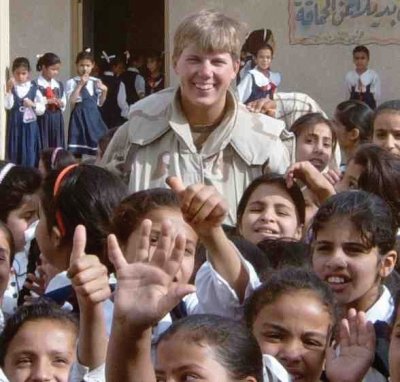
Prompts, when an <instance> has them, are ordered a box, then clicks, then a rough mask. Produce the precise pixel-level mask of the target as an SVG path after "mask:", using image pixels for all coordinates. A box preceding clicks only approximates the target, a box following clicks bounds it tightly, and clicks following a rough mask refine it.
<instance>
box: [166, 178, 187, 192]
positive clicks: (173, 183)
mask: <svg viewBox="0 0 400 382" xmlns="http://www.w3.org/2000/svg"><path fill="white" fill-rule="evenodd" d="M166 182H167V184H168V186H169V187H170V188H171V190H172V191H174V192H175V194H177V195H178V196H181V195H182V194H183V193H184V192H185V185H184V184H183V182H182V179H181V178H179V177H177V176H170V177H168V178H167V180H166Z"/></svg>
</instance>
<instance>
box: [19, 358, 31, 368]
mask: <svg viewBox="0 0 400 382" xmlns="http://www.w3.org/2000/svg"><path fill="white" fill-rule="evenodd" d="M31 363H32V360H31V359H30V358H27V357H24V358H20V359H18V360H17V362H16V365H17V366H22V367H24V366H28V365H30V364H31Z"/></svg>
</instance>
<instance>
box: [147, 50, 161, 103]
mask: <svg viewBox="0 0 400 382" xmlns="http://www.w3.org/2000/svg"><path fill="white" fill-rule="evenodd" d="M162 66H163V59H162V55H160V54H158V53H155V52H154V53H152V54H151V55H149V56H147V63H146V67H147V70H148V73H149V74H148V76H147V78H146V91H145V95H146V96H148V95H150V94H154V93H156V92H159V91H160V90H162V89H164V74H163V72H162Z"/></svg>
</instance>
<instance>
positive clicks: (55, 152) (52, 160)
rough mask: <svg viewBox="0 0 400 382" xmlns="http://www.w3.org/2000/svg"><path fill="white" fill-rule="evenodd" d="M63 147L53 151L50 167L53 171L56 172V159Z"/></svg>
mask: <svg viewBox="0 0 400 382" xmlns="http://www.w3.org/2000/svg"><path fill="white" fill-rule="evenodd" d="M62 149H63V148H62V147H56V148H55V149H54V150H53V153H52V154H51V160H50V167H51V169H52V170H54V168H55V164H56V159H57V154H58V153H59V151H60V150H62Z"/></svg>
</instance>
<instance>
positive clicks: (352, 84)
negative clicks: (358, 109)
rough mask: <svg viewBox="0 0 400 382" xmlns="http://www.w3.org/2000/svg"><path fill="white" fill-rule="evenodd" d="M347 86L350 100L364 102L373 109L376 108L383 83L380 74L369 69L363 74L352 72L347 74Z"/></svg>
mask: <svg viewBox="0 0 400 382" xmlns="http://www.w3.org/2000/svg"><path fill="white" fill-rule="evenodd" d="M345 84H346V89H347V96H348V99H355V100H359V101H363V102H365V103H366V104H367V105H369V106H370V107H371V108H372V109H375V108H376V106H377V104H378V102H379V100H380V97H381V81H380V78H379V75H378V73H376V72H375V71H374V70H372V69H367V70H366V71H365V72H364V73H362V74H358V73H357V72H356V71H355V70H351V71H349V72H348V73H347V74H346V77H345Z"/></svg>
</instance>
